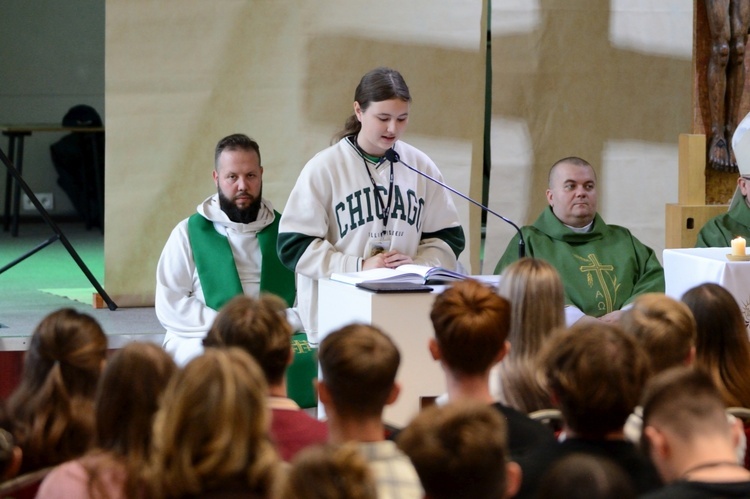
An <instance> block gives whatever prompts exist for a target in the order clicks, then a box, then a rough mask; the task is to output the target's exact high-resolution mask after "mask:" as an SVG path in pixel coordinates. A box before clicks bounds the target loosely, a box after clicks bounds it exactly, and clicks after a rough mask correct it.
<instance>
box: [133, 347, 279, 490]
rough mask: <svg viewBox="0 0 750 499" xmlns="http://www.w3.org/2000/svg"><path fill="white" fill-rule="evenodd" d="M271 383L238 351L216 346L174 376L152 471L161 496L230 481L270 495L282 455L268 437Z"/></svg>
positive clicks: (158, 423)
mask: <svg viewBox="0 0 750 499" xmlns="http://www.w3.org/2000/svg"><path fill="white" fill-rule="evenodd" d="M266 390H267V388H266V382H265V379H264V376H263V372H262V371H261V369H260V367H258V364H257V363H256V362H255V361H254V360H253V359H252V357H250V355H249V354H247V353H246V352H244V351H242V350H240V349H238V348H228V349H214V348H209V349H206V351H205V352H204V353H203V355H201V356H200V357H197V358H195V359H193V360H192V361H191V362H190V363H189V364H188V365H187V366H186V367H185V369H184V370H183V371H181V372H179V373H178V374H177V375H176V376H174V377H173V378H172V380H171V381H170V383H169V385H168V386H167V389H166V391H165V394H164V398H163V400H162V403H161V405H160V408H159V410H158V412H157V414H156V417H155V420H154V435H153V452H152V456H151V463H150V469H149V471H148V473H147V476H148V480H149V482H150V484H151V486H152V492H153V495H154V496H155V497H180V496H184V495H198V494H201V493H203V492H206V491H209V490H213V489H218V488H221V487H222V486H224V485H226V484H227V483H233V484H236V483H238V482H239V483H241V484H242V485H243V486H247V489H248V492H252V493H255V494H258V495H260V496H267V495H268V494H270V491H271V487H272V486H273V481H274V480H275V478H276V473H277V470H278V462H279V460H278V456H277V455H276V451H275V450H274V449H273V447H272V445H271V442H270V441H269V438H268V427H269V417H270V416H269V410H268V408H267V406H266Z"/></svg>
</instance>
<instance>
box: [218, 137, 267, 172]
mask: <svg viewBox="0 0 750 499" xmlns="http://www.w3.org/2000/svg"><path fill="white" fill-rule="evenodd" d="M236 150H240V151H255V154H257V155H258V163H260V164H261V165H262V164H263V162H262V161H261V158H260V146H259V145H258V143H257V142H256V141H254V140H253V139H251V138H250V137H248V136H247V135H245V134H243V133H233V134H232V135H227V136H226V137H224V138H223V139H221V140H220V141H219V143H218V144H216V152H215V153H214V169H216V170H218V168H219V156H221V153H223V152H224V151H236Z"/></svg>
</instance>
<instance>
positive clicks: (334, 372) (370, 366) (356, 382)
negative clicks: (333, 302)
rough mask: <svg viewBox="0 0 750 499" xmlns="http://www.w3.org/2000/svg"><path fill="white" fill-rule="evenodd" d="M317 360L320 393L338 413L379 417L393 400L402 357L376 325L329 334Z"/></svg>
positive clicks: (343, 329) (362, 325)
mask: <svg viewBox="0 0 750 499" xmlns="http://www.w3.org/2000/svg"><path fill="white" fill-rule="evenodd" d="M318 360H319V362H320V371H321V374H322V377H323V379H322V380H321V381H320V382H319V384H320V388H319V392H321V391H323V390H325V392H326V394H328V395H329V396H330V400H331V402H332V403H333V405H334V406H335V407H336V411H337V412H338V413H340V414H349V415H355V414H361V415H367V416H376V415H380V414H381V412H382V410H383V408H384V407H385V405H386V404H387V403H388V402H389V401H390V400H391V399H392V398H393V397H394V389H395V382H396V373H397V371H398V367H399V364H400V362H401V355H400V353H399V351H398V348H397V347H396V345H395V344H394V343H393V340H391V338H390V337H389V336H388V335H386V334H385V333H384V332H382V331H381V330H380V329H378V328H377V327H375V326H370V325H366V324H350V325H348V326H344V327H343V328H341V329H338V330H336V331H334V332H332V333H330V334H328V335H327V336H326V337H325V338H324V339H323V341H322V342H321V343H320V349H319V351H318ZM322 396H323V395H322V394H321V397H322Z"/></svg>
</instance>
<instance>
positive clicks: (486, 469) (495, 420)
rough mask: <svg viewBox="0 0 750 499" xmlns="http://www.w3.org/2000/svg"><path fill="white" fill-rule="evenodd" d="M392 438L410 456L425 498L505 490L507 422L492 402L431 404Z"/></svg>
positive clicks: (485, 494)
mask: <svg viewBox="0 0 750 499" xmlns="http://www.w3.org/2000/svg"><path fill="white" fill-rule="evenodd" d="M396 443H397V445H398V446H399V447H400V448H401V450H403V451H404V453H405V454H406V455H407V456H409V459H411V462H412V463H413V464H414V468H415V469H416V470H417V475H419V480H420V481H421V482H422V486H423V487H424V489H425V492H426V495H428V496H429V497H432V498H435V499H440V498H451V497H476V498H483V497H486V498H489V497H504V495H505V488H506V483H507V476H506V467H505V465H506V463H507V459H508V437H507V426H506V423H505V420H504V419H503V417H502V416H501V414H500V411H498V410H497V409H496V408H494V407H492V406H491V405H487V404H485V403H481V402H478V401H459V402H455V403H451V404H448V405H447V406H442V407H441V406H438V405H433V406H431V407H429V408H427V409H425V410H423V411H422V412H420V413H419V414H418V415H417V416H416V417H415V418H414V420H413V421H412V422H411V423H410V424H409V426H407V427H406V428H405V429H404V431H402V432H401V433H400V434H399V435H398V437H397V441H396Z"/></svg>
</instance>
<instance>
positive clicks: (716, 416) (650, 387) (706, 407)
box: [641, 367, 731, 449]
mask: <svg viewBox="0 0 750 499" xmlns="http://www.w3.org/2000/svg"><path fill="white" fill-rule="evenodd" d="M641 405H643V426H644V427H646V426H652V425H653V426H660V427H668V428H669V429H670V430H671V432H672V433H673V434H674V435H676V436H677V437H679V438H680V439H682V440H684V441H686V442H687V441H690V440H692V438H693V437H694V436H696V435H701V434H702V435H709V434H713V435H715V434H722V435H724V436H725V437H726V438H727V439H730V438H731V433H730V427H729V423H728V420H727V415H726V407H725V406H724V401H723V400H722V397H721V394H720V393H719V390H718V389H717V388H716V385H715V384H714V382H713V381H712V380H711V376H709V375H708V373H706V372H705V371H703V370H701V369H693V368H689V367H676V368H673V369H668V370H666V371H664V372H663V373H661V374H659V375H657V376H654V378H653V379H652V380H651V381H649V383H648V384H647V385H646V388H645V389H644V391H643V399H642V404H641ZM641 442H642V444H643V445H644V447H645V448H646V449H647V448H648V445H649V442H648V439H647V438H646V436H645V432H644V434H642V435H641Z"/></svg>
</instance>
